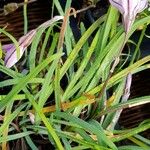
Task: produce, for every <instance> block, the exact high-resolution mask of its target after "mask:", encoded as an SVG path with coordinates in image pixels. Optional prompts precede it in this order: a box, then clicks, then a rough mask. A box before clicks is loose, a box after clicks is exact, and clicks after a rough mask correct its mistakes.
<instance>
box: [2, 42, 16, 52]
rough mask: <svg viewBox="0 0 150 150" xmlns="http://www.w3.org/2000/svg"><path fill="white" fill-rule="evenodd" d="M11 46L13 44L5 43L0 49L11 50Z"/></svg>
mask: <svg viewBox="0 0 150 150" xmlns="http://www.w3.org/2000/svg"><path fill="white" fill-rule="evenodd" d="M13 46H14V44H5V45H3V46H2V50H3V51H4V52H8V51H10V50H11V48H12V47H13Z"/></svg>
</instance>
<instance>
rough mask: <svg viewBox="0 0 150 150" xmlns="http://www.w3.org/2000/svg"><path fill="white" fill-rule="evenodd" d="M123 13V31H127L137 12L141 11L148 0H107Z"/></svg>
mask: <svg viewBox="0 0 150 150" xmlns="http://www.w3.org/2000/svg"><path fill="white" fill-rule="evenodd" d="M109 1H110V3H111V4H112V5H113V6H114V7H116V8H117V9H118V10H119V11H120V13H121V14H122V15H123V24H124V28H125V32H126V33H127V32H129V30H130V28H131V26H132V24H133V22H134V20H135V17H136V15H137V13H140V12H142V11H143V10H144V9H145V8H146V7H147V5H148V0H109Z"/></svg>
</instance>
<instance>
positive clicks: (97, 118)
mask: <svg viewBox="0 0 150 150" xmlns="http://www.w3.org/2000/svg"><path fill="white" fill-rule="evenodd" d="M53 6H55V8H56V9H58V12H59V14H60V16H57V17H58V18H59V17H60V18H59V19H58V20H57V19H56V17H53V18H52V19H51V20H50V21H48V22H46V23H45V24H42V25H41V26H39V27H38V28H37V29H35V30H36V32H35V34H34V36H33V37H32V38H31V39H32V40H31V39H30V40H29V41H30V43H28V45H29V44H31V46H30V47H28V50H26V51H27V52H26V54H25V56H24V58H22V59H23V60H19V61H18V57H19V55H20V54H19V53H20V50H19V49H20V48H24V50H25V49H26V48H27V46H28V45H21V44H20V43H19V42H17V40H15V39H14V38H13V37H12V36H11V35H10V34H9V33H7V32H6V31H5V29H0V32H1V34H2V33H3V34H6V35H7V36H9V38H10V39H11V40H12V41H13V44H14V45H13V46H14V50H16V49H18V50H16V55H15V56H14V57H15V59H16V60H17V61H18V63H17V65H16V66H13V67H11V68H8V67H7V66H6V65H5V63H4V61H3V59H1V64H0V72H1V73H3V74H4V75H5V76H7V79H5V80H3V81H1V82H0V88H1V89H3V88H4V89H5V88H8V90H9V91H8V92H7V93H6V92H5V94H1V95H0V113H1V115H0V120H1V122H0V143H1V144H0V147H2V149H6V147H7V144H8V143H9V144H10V145H11V144H12V143H13V141H17V140H18V141H19V140H20V141H22V145H23V146H25V145H26V146H27V147H30V149H38V147H37V145H36V143H35V141H34V137H35V136H38V137H39V138H40V139H41V140H46V141H48V142H49V143H50V145H51V146H53V147H55V148H56V149H67V150H69V149H71V150H72V149H75V150H81V149H97V150H111V149H113V150H117V149H119V150H127V149H128V150H133V149H139V150H143V149H149V145H150V141H149V140H148V139H146V138H144V137H142V136H141V135H140V133H141V132H143V131H146V130H147V129H149V128H150V121H149V120H145V121H144V122H143V123H142V124H140V125H139V126H138V127H136V128H132V129H121V128H116V126H117V125H118V119H119V117H120V113H121V111H122V109H123V108H130V107H133V106H138V105H141V104H146V103H149V102H150V96H144V97H138V98H135V99H129V100H128V97H129V94H130V86H131V85H130V84H131V80H132V75H133V74H136V73H138V72H140V71H143V70H145V69H149V67H150V64H149V61H150V56H146V57H144V58H137V57H136V56H137V53H138V50H139V45H140V44H141V42H142V40H141V38H143V36H144V34H145V29H146V27H147V26H148V24H149V23H150V17H149V15H148V13H149V12H148V11H147V10H145V12H143V13H141V14H140V15H138V19H136V21H135V22H134V24H133V25H132V27H131V29H130V31H129V32H128V34H126V33H125V32H124V28H123V26H122V24H121V23H120V22H119V21H118V20H119V13H118V10H117V9H116V8H114V7H113V6H110V7H109V9H108V12H107V14H104V15H103V16H102V17H100V18H99V19H98V20H96V21H95V22H94V23H93V24H92V25H91V26H90V27H89V28H88V29H86V28H85V25H84V23H83V22H81V23H80V31H81V38H80V39H79V40H78V41H76V40H75V38H74V34H73V32H72V28H71V26H70V24H69V18H70V16H71V15H74V16H75V15H76V11H75V10H74V9H71V8H70V7H71V1H70V0H67V1H66V6H65V9H64V10H63V9H62V7H61V5H60V3H59V1H58V0H54V1H53ZM25 8H26V7H25ZM53 8H54V7H53ZM24 11H25V12H26V11H27V10H26V9H24ZM24 16H25V30H26V29H27V26H26V25H27V21H28V20H27V16H26V13H24ZM118 22H119V23H118ZM139 26H142V27H143V30H142V32H141V38H140V40H139V42H138V44H137V45H136V48H135V51H134V54H133V55H131V54H130V53H125V52H124V51H123V52H122V51H121V53H120V50H121V49H123V45H124V44H126V43H128V42H131V40H129V39H130V36H131V35H132V34H133V33H134V32H135V31H136V30H137V28H138V27H139ZM56 28H57V29H56ZM58 28H60V30H58ZM27 38H28V37H27V36H26V34H25V36H24V37H23V39H27ZM125 38H126V41H124V39H125ZM29 41H26V42H29ZM1 47H2V46H1ZM17 55H18V57H17ZM123 55H124V57H122V56H123ZM14 57H13V59H14ZM118 57H119V58H120V61H119V62H117V63H116V64H114V62H116V60H117V58H118ZM24 61H25V64H26V65H24V66H23V67H21V68H20V67H19V66H20V64H21V65H22V62H24ZM15 63H16V62H15ZM113 66H114V67H113ZM112 70H113V71H112ZM126 139H128V140H130V141H132V143H131V144H129V145H123V144H121V141H122V140H126Z"/></svg>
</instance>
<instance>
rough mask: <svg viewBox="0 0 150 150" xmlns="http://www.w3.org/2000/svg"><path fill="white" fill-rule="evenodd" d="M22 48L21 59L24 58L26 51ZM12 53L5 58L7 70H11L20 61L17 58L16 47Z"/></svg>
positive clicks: (8, 53)
mask: <svg viewBox="0 0 150 150" xmlns="http://www.w3.org/2000/svg"><path fill="white" fill-rule="evenodd" d="M19 48H20V56H19V59H20V58H21V57H22V55H23V53H24V51H25V49H23V47H19ZM10 51H11V52H7V53H6V56H5V60H4V62H5V66H6V67H7V68H11V67H12V66H13V65H14V64H16V63H17V62H18V61H19V59H18V58H17V51H16V48H15V46H14V47H13V48H12V49H11V50H10Z"/></svg>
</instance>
